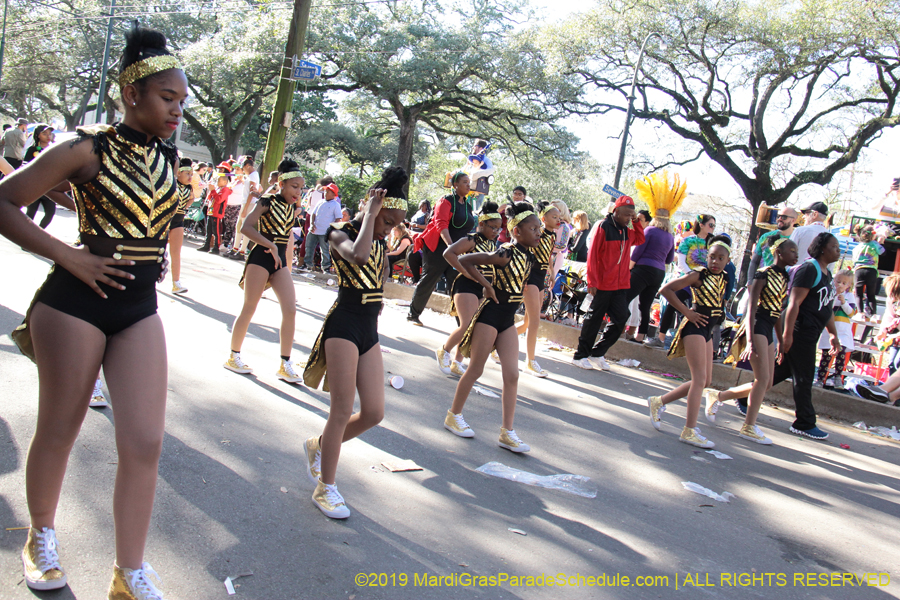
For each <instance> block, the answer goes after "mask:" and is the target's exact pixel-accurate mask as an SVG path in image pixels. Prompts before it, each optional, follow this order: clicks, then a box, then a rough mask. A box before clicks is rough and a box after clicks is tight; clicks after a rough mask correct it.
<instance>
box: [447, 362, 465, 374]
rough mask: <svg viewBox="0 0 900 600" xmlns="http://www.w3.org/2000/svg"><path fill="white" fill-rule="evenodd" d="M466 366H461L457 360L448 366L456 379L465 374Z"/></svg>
mask: <svg viewBox="0 0 900 600" xmlns="http://www.w3.org/2000/svg"><path fill="white" fill-rule="evenodd" d="M466 368H467V367H466V365H464V364H462V363H461V362H459V361H458V360H454V361H453V364H452V365H450V372H451V373H453V374H454V375H456V376H457V377H462V376H463V375H465V374H466Z"/></svg>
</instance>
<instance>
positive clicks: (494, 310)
mask: <svg viewBox="0 0 900 600" xmlns="http://www.w3.org/2000/svg"><path fill="white" fill-rule="evenodd" d="M519 304H521V303H520V302H510V303H508V304H497V303H496V302H494V301H493V300H491V301H489V302H488V303H487V304H486V305H485V307H484V308H483V309H482V310H481V313H480V314H479V315H478V318H477V319H476V320H475V322H476V323H484V324H485V325H490V326H491V327H493V328H494V329H496V330H497V333H498V334H500V333H503V332H504V331H506V330H507V329H509V328H510V327H515V325H516V311H517V310H518V309H519Z"/></svg>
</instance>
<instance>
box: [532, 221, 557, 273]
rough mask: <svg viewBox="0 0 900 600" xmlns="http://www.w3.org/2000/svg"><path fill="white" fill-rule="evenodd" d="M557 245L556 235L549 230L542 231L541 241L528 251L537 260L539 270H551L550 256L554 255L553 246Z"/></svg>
mask: <svg viewBox="0 0 900 600" xmlns="http://www.w3.org/2000/svg"><path fill="white" fill-rule="evenodd" d="M555 245H556V234H555V233H554V232H552V231H550V230H549V229H541V241H540V243H539V244H538V245H537V246H536V247H534V248H529V249H528V251H529V252H530V253H531V254H533V255H534V258H535V260H537V268H538V270H541V271H546V270H547V269H549V268H550V256H551V255H552V254H553V246H555Z"/></svg>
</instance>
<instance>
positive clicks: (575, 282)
mask: <svg viewBox="0 0 900 600" xmlns="http://www.w3.org/2000/svg"><path fill="white" fill-rule="evenodd" d="M549 291H550V298H549V302H548V303H547V307H546V310H545V311H544V312H545V314H546V315H547V318H549V319H550V320H551V321H554V322H556V323H562V322H563V321H564V320H565V319H567V318H568V319H571V320H573V321H574V323H578V322H579V321H581V319H582V317H584V315H585V312H586V311H584V310H581V305H582V303H583V302H584V299H585V298H586V297H587V293H588V286H587V282H586V281H585V280H584V279H582V278H581V277H579V276H578V274H577V273H574V272H572V271H568V270H560V271H559V273H557V274H556V281H555V282H554V285H553V288H552V289H550V290H549Z"/></svg>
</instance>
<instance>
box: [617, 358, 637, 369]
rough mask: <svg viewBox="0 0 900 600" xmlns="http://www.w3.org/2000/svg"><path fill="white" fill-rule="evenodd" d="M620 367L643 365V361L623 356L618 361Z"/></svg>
mask: <svg viewBox="0 0 900 600" xmlns="http://www.w3.org/2000/svg"><path fill="white" fill-rule="evenodd" d="M618 365H619V366H620V367H639V366H641V361H639V360H634V359H633V358H623V359H622V360H620V361H619V362H618Z"/></svg>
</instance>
